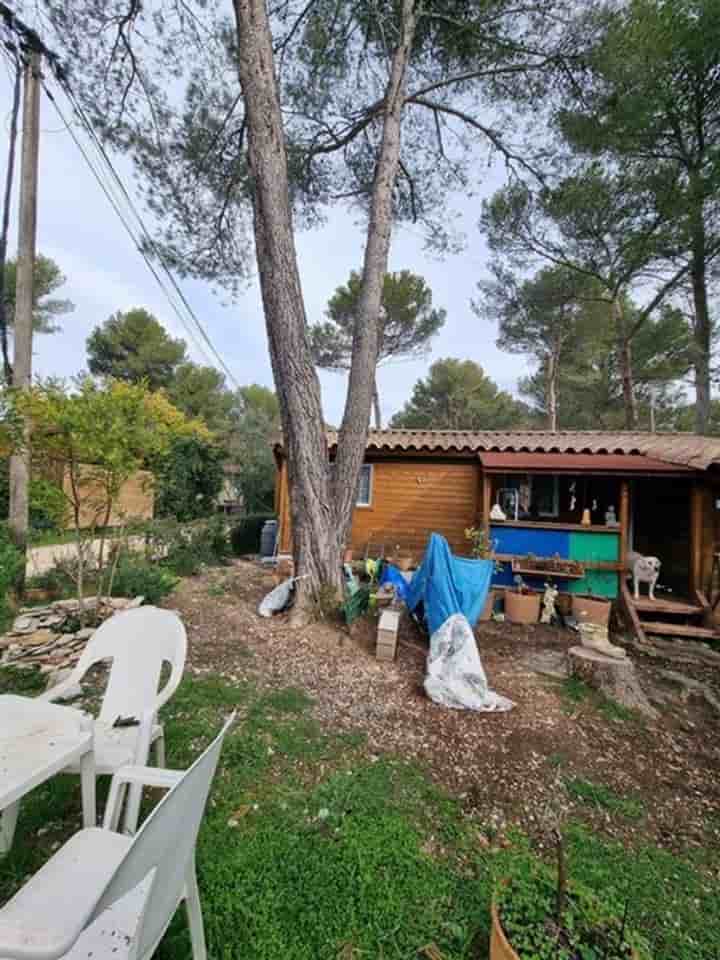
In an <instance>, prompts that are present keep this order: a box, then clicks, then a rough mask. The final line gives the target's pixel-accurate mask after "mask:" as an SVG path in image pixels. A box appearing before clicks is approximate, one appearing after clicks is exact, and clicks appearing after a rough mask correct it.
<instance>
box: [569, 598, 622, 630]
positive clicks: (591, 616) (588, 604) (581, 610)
mask: <svg viewBox="0 0 720 960" xmlns="http://www.w3.org/2000/svg"><path fill="white" fill-rule="evenodd" d="M611 606H612V604H611V603H610V601H609V600H599V599H596V598H594V597H581V596H579V595H577V594H576V595H574V596H573V606H572V612H573V616H574V617H575V619H576V620H577V621H578V623H597V624H598V625H599V626H601V627H607V625H608V623H609V622H610V608H611Z"/></svg>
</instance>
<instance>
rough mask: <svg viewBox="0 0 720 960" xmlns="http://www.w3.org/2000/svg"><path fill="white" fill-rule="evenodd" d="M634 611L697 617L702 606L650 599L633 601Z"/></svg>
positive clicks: (642, 598)
mask: <svg viewBox="0 0 720 960" xmlns="http://www.w3.org/2000/svg"><path fill="white" fill-rule="evenodd" d="M633 604H634V605H635V609H636V610H637V611H638V612H639V613H662V614H669V615H671V616H679V617H680V616H683V617H690V616H697V615H699V614H701V613H702V612H703V607H702V604H699V603H686V602H681V601H679V600H660V599H656V600H651V599H650V597H640V598H639V599H638V600H635V599H633Z"/></svg>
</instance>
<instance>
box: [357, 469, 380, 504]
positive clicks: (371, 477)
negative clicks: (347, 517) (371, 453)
mask: <svg viewBox="0 0 720 960" xmlns="http://www.w3.org/2000/svg"><path fill="white" fill-rule="evenodd" d="M366 468H367V470H368V498H367V501H365V500H361V499H360V493H361V489H362V479H361V480H360V482H359V484H358V491H357V494H356V496H355V506H356V507H359V508H360V509H364V510H367V509H368V508H370V507H372V502H373V481H374V479H375V469H374V464H372V463H363V464H362V466H361V467H360V476H361V477H362V471H363V470H365V469H366Z"/></svg>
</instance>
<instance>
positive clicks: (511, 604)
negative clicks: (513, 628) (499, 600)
mask: <svg viewBox="0 0 720 960" xmlns="http://www.w3.org/2000/svg"><path fill="white" fill-rule="evenodd" d="M505 618H506V619H507V620H509V621H510V623H537V622H538V620H539V619H540V594H539V593H518V592H517V591H516V590H506V591H505Z"/></svg>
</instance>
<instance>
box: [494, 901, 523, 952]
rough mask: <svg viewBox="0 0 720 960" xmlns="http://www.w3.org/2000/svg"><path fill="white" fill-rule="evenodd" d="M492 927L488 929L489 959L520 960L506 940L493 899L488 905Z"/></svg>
mask: <svg viewBox="0 0 720 960" xmlns="http://www.w3.org/2000/svg"><path fill="white" fill-rule="evenodd" d="M490 913H491V916H492V929H491V931H490V960H520V957H519V956H518V954H517V953H516V952H515V951H514V950H513V948H512V947H511V946H510V944H509V943H508V941H507V937H506V936H505V933H504V931H503V928H502V924H501V923H500V917H499V915H498V912H497V907H496V906H495V901H494V900H493V903H492V906H491V907H490Z"/></svg>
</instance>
